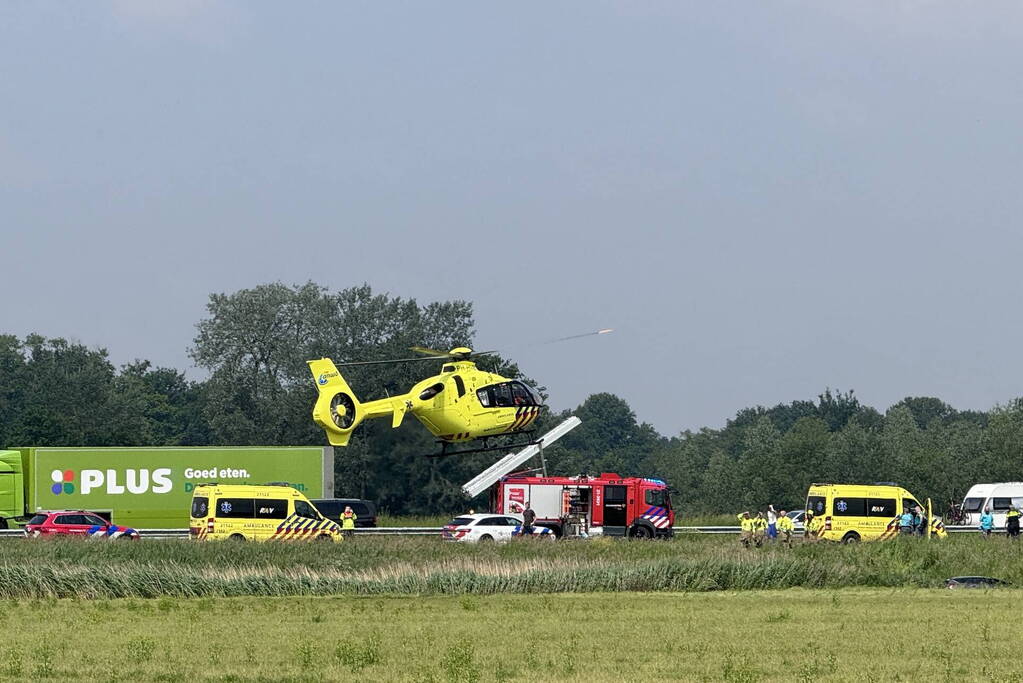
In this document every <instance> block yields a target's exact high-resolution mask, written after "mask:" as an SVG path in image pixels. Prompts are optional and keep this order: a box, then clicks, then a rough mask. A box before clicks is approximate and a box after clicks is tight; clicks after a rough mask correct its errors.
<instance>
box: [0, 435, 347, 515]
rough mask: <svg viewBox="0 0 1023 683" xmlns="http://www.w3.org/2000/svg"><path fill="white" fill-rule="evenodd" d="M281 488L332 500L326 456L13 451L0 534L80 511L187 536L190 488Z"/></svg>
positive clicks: (0, 464) (314, 452)
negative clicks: (44, 515)
mask: <svg viewBox="0 0 1023 683" xmlns="http://www.w3.org/2000/svg"><path fill="white" fill-rule="evenodd" d="M208 482H219V483H222V484H266V483H269V482H288V483H289V484H291V485H292V486H294V487H295V488H297V489H298V490H300V491H302V492H304V493H305V494H306V497H308V498H332V497H333V496H334V449H333V448H330V447H327V448H322V447H320V446H315V447H309V446H274V447H269V446H268V447H249V446H245V447H230V448H215V447H209V448H207V447H195V448H191V447H181V448H19V449H14V450H6V451H0V528H8V527H14V526H16V525H18V524H21V523H24V522H25V520H27V519H28V518H30V517H31V516H32V515H34V514H35V513H36V512H38V511H40V510H88V511H90V512H98V513H100V514H102V515H104V516H106V517H107V518H108V519H110V521H111V522H113V523H114V524H120V525H121V526H130V527H135V528H140V529H184V528H188V515H189V505H190V501H191V500H192V489H193V488H195V486H196V485H197V484H202V483H208Z"/></svg>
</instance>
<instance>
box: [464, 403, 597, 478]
mask: <svg viewBox="0 0 1023 683" xmlns="http://www.w3.org/2000/svg"><path fill="white" fill-rule="evenodd" d="M580 422H581V420H580V419H579V418H578V417H575V416H572V417H570V418H568V419H567V420H565V421H564V422H562V423H561V424H559V425H558V426H557V427H555V428H554V429H552V430H551V431H549V432H547V433H546V434H544V435H543V436H541V437H540V438H539V439H538V441H537V443H535V444H533V445H532V446H526V447H525V448H523V449H522V450H521V451H519V452H518V453H509V454H508V455H506V456H504V457H503V458H501V459H500V460H498V461H497V462H495V463H494V464H493V465H491V466H490V467H488V468H487V469H485V470H483V472H481V473H480V474H479V475H477V476H476V477H475V478H474V479H473V480H472V481H469V482H466V484H465V485H464V486H462V491H464V492H465V495H467V496H469V497H470V498H475V497H476V496H478V495H479V494H481V493H483V492H484V491H486V490H487V489H488V488H490V486H491V485H492V484H494V483H495V482H496V481H497V480H498V479H500V478H501V477H503V476H504V475H506V474H509V473H510V472H511V471H512V470H514V469H515V468H517V467H519V466H520V465H522V464H523V463H525V462H526V461H528V460H529V459H530V458H532V457H533V456H534V455H536V454H538V453H539V454H540V456H541V457H543V447H544V446H550V445H551V444H552V443H554V442H555V441H557V440H558V439H560V438H561V437H563V436H564V435H565V434H568V433H569V432H570V431H572V430H573V429H575V428H576V427H578V426H579V424H580ZM546 469H547V467H546V463H544V471H545V472H544V473H545V474H546Z"/></svg>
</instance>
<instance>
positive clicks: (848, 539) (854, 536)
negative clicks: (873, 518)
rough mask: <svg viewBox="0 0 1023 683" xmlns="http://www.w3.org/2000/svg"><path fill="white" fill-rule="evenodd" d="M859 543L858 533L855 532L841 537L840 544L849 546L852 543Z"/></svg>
mask: <svg viewBox="0 0 1023 683" xmlns="http://www.w3.org/2000/svg"><path fill="white" fill-rule="evenodd" d="M859 542H860V535H859V534H858V533H856V532H855V531H850V532H849V533H847V534H846V535H845V536H843V537H842V543H844V544H845V545H850V544H852V543H859Z"/></svg>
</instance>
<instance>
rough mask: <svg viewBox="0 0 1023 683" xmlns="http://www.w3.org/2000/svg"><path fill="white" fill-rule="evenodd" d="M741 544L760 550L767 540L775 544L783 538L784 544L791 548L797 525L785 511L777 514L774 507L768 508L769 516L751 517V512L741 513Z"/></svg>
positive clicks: (758, 514) (769, 506) (759, 514)
mask: <svg viewBox="0 0 1023 683" xmlns="http://www.w3.org/2000/svg"><path fill="white" fill-rule="evenodd" d="M739 528H740V533H739V543H741V544H742V545H743V547H745V548H749V547H750V546H755V547H757V548H759V547H760V546H762V545H763V544H764V541H765V540H768V541H770V542H774V541H776V540H778V538H779V536H780V537H781V541H782V543H784V544H785V545H787V546H789V547H791V546H792V535H793V534H794V533H795V524H793V522H792V518H791V517H789V516H788V514H787V513H786V512H785V510H779V511H777V512H775V509H774V506H773V505H768V506H767V514H766V515H765V514H764V513H763V512H757V513H756V516H755V517H751V516H750V513H749V511H748V510H747V511H745V512H741V513H739Z"/></svg>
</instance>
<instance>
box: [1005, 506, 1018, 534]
mask: <svg viewBox="0 0 1023 683" xmlns="http://www.w3.org/2000/svg"><path fill="white" fill-rule="evenodd" d="M1019 515H1020V513H1019V510H1018V509H1016V508H1009V511H1008V512H1006V513H1005V533H1006V535H1008V537H1009V538H1013V539H1018V538H1019Z"/></svg>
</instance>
